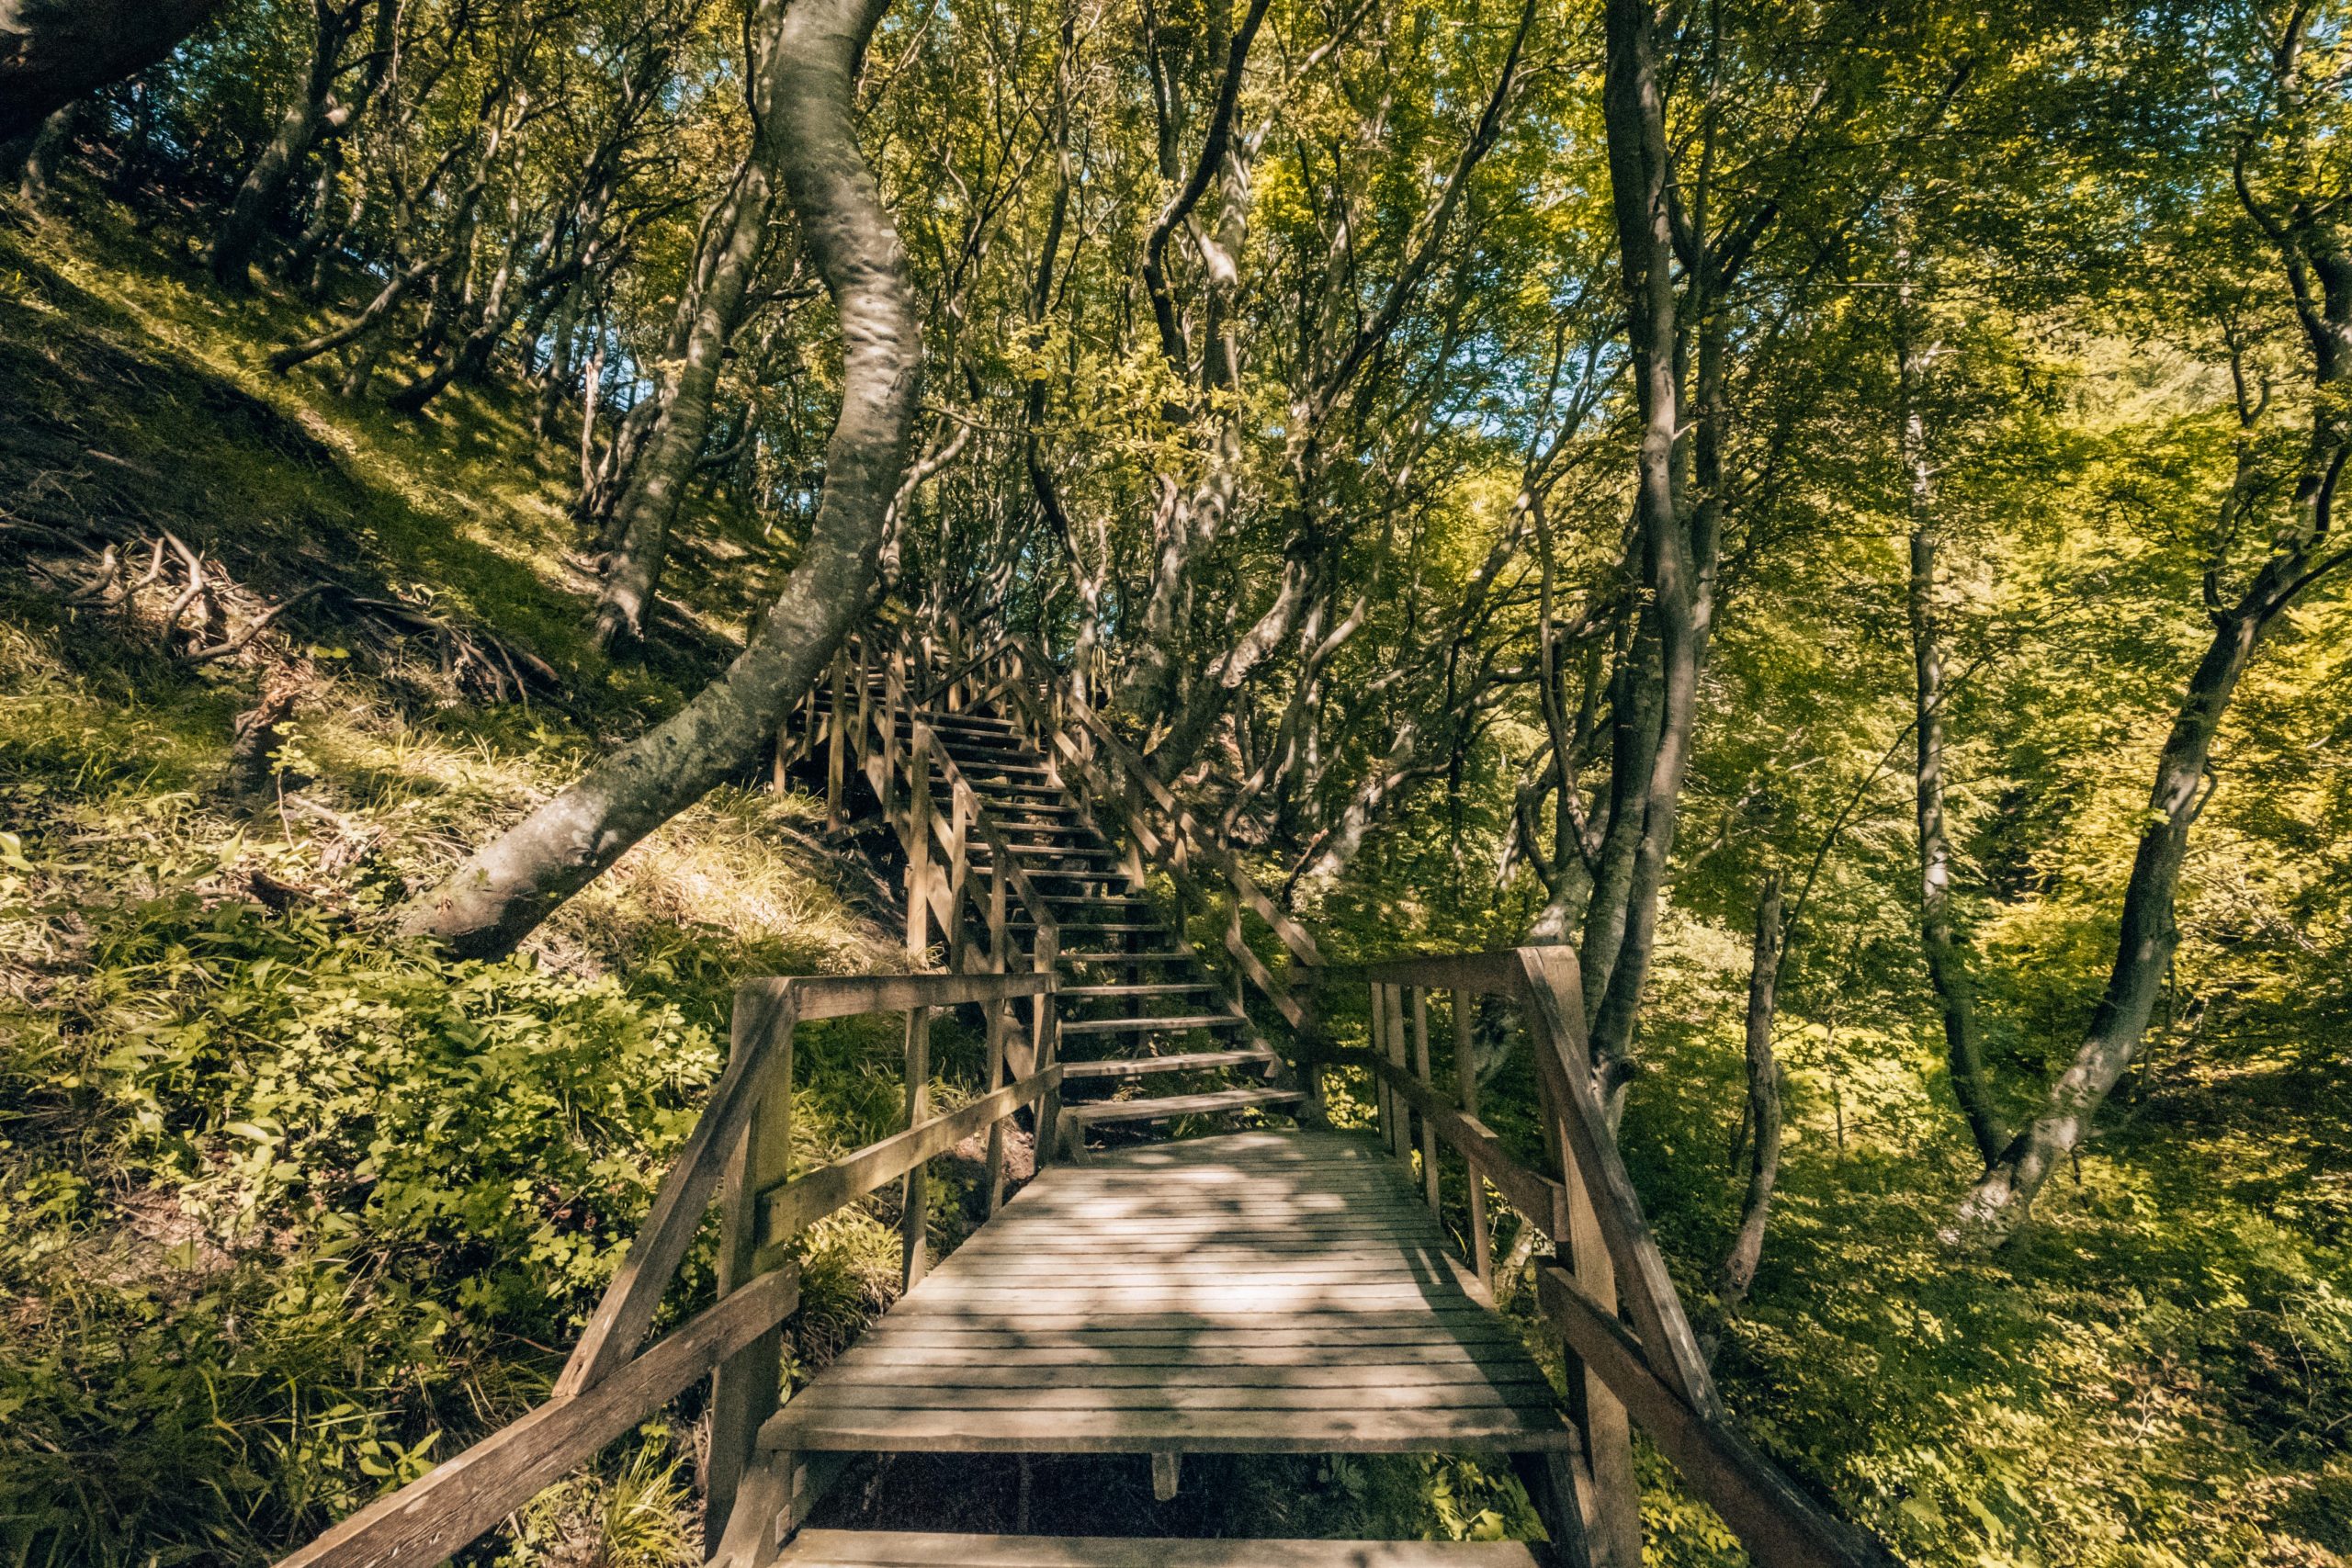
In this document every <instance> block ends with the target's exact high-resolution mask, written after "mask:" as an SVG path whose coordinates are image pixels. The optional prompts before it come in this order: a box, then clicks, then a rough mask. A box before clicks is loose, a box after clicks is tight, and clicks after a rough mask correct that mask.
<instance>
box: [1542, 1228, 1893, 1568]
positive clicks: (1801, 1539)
mask: <svg viewBox="0 0 2352 1568" xmlns="http://www.w3.org/2000/svg"><path fill="white" fill-rule="evenodd" d="M1535 1283H1536V1292H1537V1299H1538V1300H1539V1301H1540V1302H1541V1303H1542V1304H1543V1307H1544V1315H1545V1316H1547V1317H1549V1318H1550V1319H1551V1321H1552V1323H1553V1325H1554V1326H1555V1327H1556V1328H1558V1329H1559V1331H1560V1334H1561V1337H1563V1338H1565V1339H1566V1341H1567V1343H1568V1348H1570V1349H1571V1350H1573V1351H1574V1352H1575V1353H1576V1354H1577V1357H1579V1358H1580V1359H1582V1360H1583V1362H1584V1364H1585V1365H1586V1366H1587V1367H1589V1368H1590V1369H1591V1370H1592V1371H1595V1372H1598V1373H1599V1374H1600V1379H1601V1381H1602V1382H1605V1383H1607V1384H1608V1385H1609V1388H1610V1391H1611V1393H1615V1394H1616V1395H1617V1397H1618V1398H1619V1399H1620V1400H1621V1401H1623V1404H1624V1405H1625V1407H1626V1409H1627V1410H1628V1411H1630V1412H1631V1413H1632V1415H1633V1416H1634V1419H1636V1420H1638V1421H1639V1422H1640V1423H1641V1425H1642V1429H1643V1430H1644V1431H1645V1432H1647V1433H1648V1434H1649V1435H1650V1437H1651V1438H1652V1440H1653V1441H1655V1442H1656V1443H1657V1446H1658V1450H1659V1451H1660V1452H1661V1453H1663V1454H1665V1455H1666V1457H1667V1458H1668V1460H1669V1461H1672V1462H1673V1465H1674V1468H1675V1469H1676V1470H1678V1471H1679V1472H1681V1474H1682V1478H1683V1480H1685V1481H1686V1482H1688V1483H1690V1484H1691V1490H1692V1491H1694V1492H1696V1493H1698V1494H1699V1495H1700V1496H1702V1497H1703V1498H1705V1499H1706V1501H1707V1504H1708V1506H1711V1507H1713V1509H1714V1510H1715V1512H1716V1513H1718V1514H1721V1515H1722V1516H1723V1519H1724V1523H1725V1524H1727V1525H1729V1526H1730V1527H1731V1529H1732V1533H1733V1534H1735V1535H1736V1536H1738V1537H1739V1539H1740V1543H1741V1544H1742V1545H1744V1546H1746V1547H1747V1551H1748V1555H1749V1556H1750V1557H1752V1558H1753V1559H1755V1561H1756V1562H1758V1564H1760V1565H1761V1568H1894V1554H1893V1553H1892V1552H1890V1551H1887V1549H1886V1546H1885V1544H1884V1543H1883V1542H1882V1541H1880V1540H1877V1539H1876V1538H1875V1537H1873V1536H1871V1535H1870V1534H1869V1533H1867V1532H1866V1531H1863V1530H1861V1529H1857V1528H1856V1527H1854V1526H1852V1525H1849V1524H1847V1523H1846V1522H1845V1521H1844V1520H1842V1519H1838V1518H1835V1517H1831V1516H1830V1515H1829V1514H1828V1513H1827V1512H1826V1511H1825V1510H1824V1509H1823V1508H1822V1507H1821V1506H1820V1505H1818V1504H1816V1503H1815V1502H1814V1500H1813V1499H1812V1498H1810V1497H1808V1496H1806V1495H1804V1493H1803V1492H1800V1491H1798V1490H1797V1488H1796V1486H1795V1484H1794V1483H1792V1482H1791V1481H1790V1480H1789V1478H1788V1477H1787V1476H1786V1475H1785V1474H1783V1473H1782V1472H1781V1469H1780V1467H1779V1466H1777V1465H1775V1464H1774V1463H1773V1462H1772V1461H1770V1460H1768V1459H1766V1458H1765V1457H1764V1456H1763V1455H1761V1454H1759V1453H1758V1452H1757V1451H1756V1450H1754V1449H1752V1448H1750V1447H1748V1446H1747V1443H1745V1442H1744V1441H1742V1440H1741V1439H1740V1438H1739V1436H1738V1434H1736V1433H1735V1432H1734V1431H1733V1430H1732V1429H1731V1428H1730V1427H1728V1426H1727V1425H1725V1424H1724V1421H1723V1420H1722V1419H1721V1418H1719V1417H1715V1416H1702V1415H1701V1414H1700V1413H1699V1412H1698V1411H1696V1410H1694V1409H1692V1408H1691V1406H1690V1405H1689V1404H1685V1403H1684V1402H1683V1400H1682V1399H1681V1397H1680V1396H1679V1395H1678V1394H1677V1393H1675V1392H1674V1391H1673V1390H1672V1389H1671V1388H1668V1386H1667V1383H1666V1380H1665V1379H1664V1378H1661V1377H1659V1376H1658V1375H1657V1371H1656V1370H1655V1369H1654V1368H1653V1367H1652V1366H1651V1365H1650V1359H1649V1357H1648V1356H1647V1355H1646V1354H1645V1352H1644V1350H1643V1348H1642V1346H1641V1343H1640V1341H1638V1340H1636V1339H1635V1338H1634V1337H1633V1336H1632V1335H1631V1334H1629V1333H1627V1332H1626V1330H1625V1325H1623V1323H1621V1322H1620V1321H1618V1317H1617V1314H1615V1313H1613V1312H1611V1311H1609V1310H1608V1309H1606V1308H1605V1307H1603V1306H1602V1305H1601V1303H1600V1302H1598V1301H1595V1300H1594V1299H1593V1298H1592V1296H1591V1295H1590V1294H1589V1292H1587V1291H1586V1290H1585V1289H1584V1287H1582V1286H1581V1285H1579V1284H1577V1280H1576V1276H1575V1275H1573V1274H1571V1273H1569V1272H1568V1271H1567V1270H1566V1269H1563V1268H1561V1267H1559V1266H1558V1265H1557V1264H1556V1263H1552V1264H1545V1265H1544V1266H1543V1267H1542V1268H1541V1269H1537V1271H1536V1276H1535Z"/></svg>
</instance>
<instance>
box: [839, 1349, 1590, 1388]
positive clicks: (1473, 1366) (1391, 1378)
mask: <svg viewBox="0 0 2352 1568" xmlns="http://www.w3.org/2000/svg"><path fill="white" fill-rule="evenodd" d="M1490 1371H1491V1374H1492V1375H1489V1372H1490ZM1543 1381H1544V1380H1543V1379H1542V1378H1541V1377H1538V1376H1535V1375H1533V1374H1532V1373H1530V1372H1529V1371H1527V1370H1526V1369H1525V1368H1524V1367H1522V1366H1520V1365H1518V1364H1517V1363H1513V1362H1510V1361H1509V1360H1507V1359H1505V1358H1503V1357H1499V1356H1497V1357H1490V1358H1488V1359H1487V1360H1485V1361H1483V1362H1482V1361H1476V1360H1472V1359H1468V1358H1466V1357H1465V1358H1463V1359H1458V1360H1451V1361H1431V1360H1387V1359H1382V1358H1379V1357H1376V1356H1358V1357H1354V1358H1351V1359H1348V1360H1345V1361H1340V1360H1327V1361H1324V1362H1321V1363H1318V1364H1313V1365H1298V1364H1295V1363H1292V1362H1287V1361H1257V1362H1245V1363H1242V1364H1239V1365H1228V1366H1214V1365H1209V1364H1206V1363H1204V1362H1200V1361H1195V1360H1190V1359H1186V1360H1178V1361H1170V1360H1166V1359H1162V1360H1159V1361H1156V1362H1136V1361H1127V1362H1119V1363H1114V1364H1110V1365H1098V1366H1071V1365H1069V1363H1067V1362H1062V1361H1056V1362H1014V1361H1007V1360H1005V1359H1002V1358H998V1357H991V1358H990V1364H989V1365H987V1366H975V1365H972V1364H971V1362H970V1360H969V1359H968V1358H966V1359H949V1358H947V1357H944V1356H943V1357H932V1358H923V1359H913V1360H910V1359H905V1358H903V1357H888V1356H867V1357H860V1358H859V1359H858V1360H857V1361H856V1363H855V1364H854V1365H851V1366H846V1367H843V1368H842V1370H841V1371H840V1373H839V1375H837V1376H834V1377H831V1378H828V1379H827V1380H826V1386H828V1387H829V1388H835V1389H842V1388H855V1387H857V1386H859V1385H861V1384H867V1385H876V1386H880V1387H887V1388H904V1389H912V1388H933V1389H944V1388H953V1389H967V1388H989V1389H1043V1388H1053V1389H1057V1390H1073V1389H1108V1388H1129V1389H1137V1388H1140V1389H1193V1388H1213V1389H1306V1388H1315V1389H1333V1388H1338V1389H1352V1388H1358V1387H1362V1386H1363V1385H1366V1384H1370V1385H1372V1386H1374V1387H1378V1388H1403V1387H1417V1388H1419V1387H1425V1388H1486V1389H1496V1390H1500V1389H1508V1390H1510V1391H1511V1393H1512V1397H1514V1398H1518V1397H1524V1396H1525V1393H1524V1391H1526V1390H1528V1389H1530V1388H1531V1387H1532V1386H1533V1385H1536V1384H1539V1383H1541V1382H1543Z"/></svg>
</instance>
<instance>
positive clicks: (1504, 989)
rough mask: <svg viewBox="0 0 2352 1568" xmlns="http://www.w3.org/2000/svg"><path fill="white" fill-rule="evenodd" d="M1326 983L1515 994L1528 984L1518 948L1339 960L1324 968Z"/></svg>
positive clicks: (1488, 994) (1485, 994)
mask: <svg viewBox="0 0 2352 1568" xmlns="http://www.w3.org/2000/svg"><path fill="white" fill-rule="evenodd" d="M1323 978H1324V981H1325V983H1326V984H1331V983H1347V982H1353V983H1356V984H1366V983H1369V984H1372V985H1380V986H1428V987H1432V988H1434V989H1436V990H1441V991H1469V992H1474V993H1476V994H1477V995H1480V996H1505V997H1515V996H1518V995H1520V994H1521V991H1522V990H1523V989H1524V987H1525V986H1526V976H1525V973H1524V971H1523V970H1522V969H1521V966H1520V963H1519V953H1518V951H1517V950H1516V949H1512V948H1505V949H1503V950H1501V951H1499V952H1496V953H1408V954H1406V955H1403V956H1401V957H1397V958H1385V959H1382V960H1380V961H1379V962H1377V963H1374V964H1332V965H1330V966H1329V967H1327V968H1326V969H1325V970H1324V971H1323Z"/></svg>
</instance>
